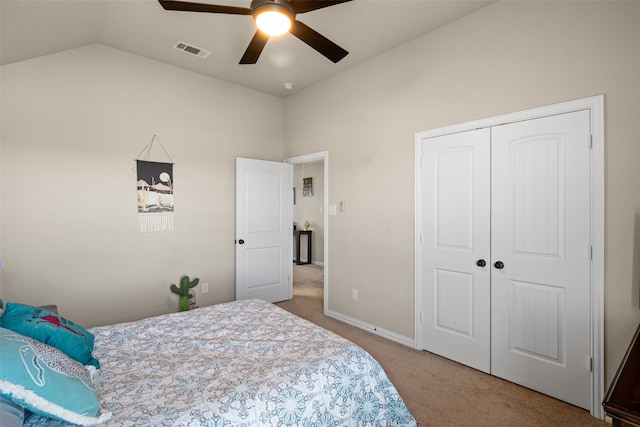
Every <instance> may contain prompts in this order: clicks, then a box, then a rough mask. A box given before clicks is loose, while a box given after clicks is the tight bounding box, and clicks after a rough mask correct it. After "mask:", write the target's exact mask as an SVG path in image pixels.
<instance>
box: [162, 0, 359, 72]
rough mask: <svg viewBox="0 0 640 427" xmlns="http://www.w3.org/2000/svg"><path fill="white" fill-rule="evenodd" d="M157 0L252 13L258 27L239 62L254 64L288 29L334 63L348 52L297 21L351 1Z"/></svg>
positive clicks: (189, 8) (170, 6) (176, 6)
mask: <svg viewBox="0 0 640 427" xmlns="http://www.w3.org/2000/svg"><path fill="white" fill-rule="evenodd" d="M158 1H159V2H160V4H161V5H162V7H163V8H165V10H178V11H184V12H207V13H225V14H230V15H252V16H253V18H254V19H255V21H256V25H257V26H258V29H257V30H256V33H255V34H254V36H253V38H252V39H251V42H249V46H248V47H247V50H246V51H245V52H244V55H242V58H241V59H240V64H255V63H256V62H257V61H258V58H259V57H260V54H261V53H262V49H264V46H265V45H266V44H267V40H269V36H270V35H279V34H284V33H285V32H287V31H288V32H289V33H291V34H293V35H294V36H296V37H297V38H299V39H300V40H302V41H303V42H305V43H306V44H308V45H309V46H311V47H312V48H314V49H315V50H317V51H318V52H319V53H321V54H322V55H324V56H325V57H327V58H328V59H329V60H331V61H333V62H334V63H337V62H338V61H340V60H341V59H342V58H344V57H345V56H347V55H348V54H349V52H347V51H346V50H344V49H343V48H341V47H340V46H338V45H337V44H335V43H334V42H332V41H331V40H329V39H328V38H326V37H325V36H323V35H322V34H320V33H318V32H317V31H315V30H313V29H312V28H310V27H308V26H307V25H305V24H303V23H302V22H300V21H298V20H296V19H295V17H296V14H298V13H305V12H311V11H313V10H317V9H322V8H325V7H329V6H334V5H337V4H340V3H346V2H348V1H351V0H252V1H251V5H250V6H249V8H246V7H237V6H224V5H215V4H207V3H192V2H187V1H177V0H158ZM270 19H272V20H275V23H273V22H274V21H269V20H270ZM270 23H271V24H270ZM269 25H274V26H276V27H277V28H276V29H270V27H269ZM278 25H279V26H278Z"/></svg>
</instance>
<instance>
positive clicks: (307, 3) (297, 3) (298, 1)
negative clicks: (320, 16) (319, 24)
mask: <svg viewBox="0 0 640 427" xmlns="http://www.w3.org/2000/svg"><path fill="white" fill-rule="evenodd" d="M348 1H351V0H290V1H289V6H291V8H292V9H293V11H294V12H295V13H305V12H311V11H312V10H317V9H322V8H323V7H329V6H335V5H336V4H340V3H346V2H348Z"/></svg>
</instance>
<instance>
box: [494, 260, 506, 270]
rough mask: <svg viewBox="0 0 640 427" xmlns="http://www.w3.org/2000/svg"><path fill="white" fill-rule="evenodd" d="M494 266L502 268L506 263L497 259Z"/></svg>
mask: <svg viewBox="0 0 640 427" xmlns="http://www.w3.org/2000/svg"><path fill="white" fill-rule="evenodd" d="M493 266H494V267H495V268H497V269H498V270H502V269H503V268H504V263H503V262H502V261H496V263H495V264H493Z"/></svg>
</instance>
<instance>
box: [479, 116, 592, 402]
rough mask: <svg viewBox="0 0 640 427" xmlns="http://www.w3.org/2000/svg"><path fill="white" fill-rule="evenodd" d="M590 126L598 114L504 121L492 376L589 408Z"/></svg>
mask: <svg viewBox="0 0 640 427" xmlns="http://www.w3.org/2000/svg"><path fill="white" fill-rule="evenodd" d="M589 129H590V126H589V112H588V111H578V112H574V113H567V114H562V115H557V116H551V117H546V118H541V119H536V120H529V121H524V122H518V123H513V124H508V125H502V126H497V127H494V128H492V158H491V164H492V172H491V173H492V195H491V197H492V206H491V230H492V237H491V249H492V268H491V287H492V296H491V306H492V312H491V318H492V344H491V354H492V374H494V375H496V376H499V377H502V378H504V379H507V380H509V381H513V382H515V383H518V384H521V385H524V386H526V387H529V388H532V389H534V390H537V391H540V392H542V393H546V394H549V395H552V396H554V397H557V398H559V399H562V400H564V401H567V402H569V403H572V404H574V405H577V406H580V407H583V408H589V406H590V389H591V387H590V346H589V341H590V326H589V325H590V322H589V307H590V304H589V295H590V273H589V271H590V269H589V262H590V261H589V258H588V253H589V252H588V249H589V242H590V238H589V229H590V227H589V185H588V183H589V148H588V140H589ZM497 262H500V263H502V266H501V267H502V268H497V267H496V266H495V265H496V263H497Z"/></svg>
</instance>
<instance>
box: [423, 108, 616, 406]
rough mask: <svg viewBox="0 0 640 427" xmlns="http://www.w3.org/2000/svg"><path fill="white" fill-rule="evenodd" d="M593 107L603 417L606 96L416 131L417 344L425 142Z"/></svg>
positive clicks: (594, 300) (595, 372) (594, 396)
mask: <svg viewBox="0 0 640 427" xmlns="http://www.w3.org/2000/svg"><path fill="white" fill-rule="evenodd" d="M580 110H589V112H590V119H591V120H590V121H591V141H585V144H591V159H590V178H591V188H590V197H591V205H590V217H591V224H590V233H591V252H592V253H591V257H592V262H591V267H590V268H591V271H590V273H591V292H590V295H591V307H590V312H591V313H590V314H591V357H592V366H593V369H592V372H591V408H590V411H589V412H590V413H591V415H592V416H594V417H596V418H599V419H604V411H603V409H602V405H601V402H602V399H603V397H604V273H605V271H604V266H605V264H604V252H605V247H604V245H605V238H604V237H605V236H604V230H605V198H604V196H605V194H604V193H605V174H604V143H605V140H604V95H598V96H593V97H588V98H582V99H577V100H573V101H567V102H562V103H558V104H552V105H548V106H544V107H539V108H533V109H529V110H524V111H519V112H515V113H509V114H504V115H500V116H495V117H490V118H486V119H480V120H475V121H471V122H466V123H461V124H457V125H452V126H445V127H441V128H437V129H431V130H426V131H422V132H417V133H416V134H415V217H414V221H415V242H414V245H415V329H414V334H415V348H416V349H418V350H421V349H422V348H423V346H422V344H423V343H422V322H421V319H422V311H423V307H422V287H421V286H420V284H421V283H422V279H423V273H422V265H421V261H420V260H421V259H422V234H423V233H422V223H421V221H420V218H422V204H423V200H422V196H421V195H422V141H423V139H426V138H433V137H437V136H444V135H448V134H453V133H459V132H465V131H469V130H474V129H478V128H485V127H493V126H497V125H502V124H508V123H515V122H519V121H523V120H531V119H538V118H542V117H547V116H552V115H557V114H564V113H570V112H574V111H580Z"/></svg>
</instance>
